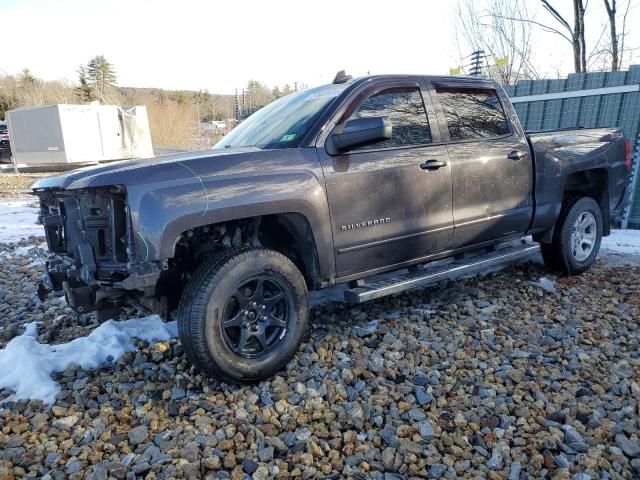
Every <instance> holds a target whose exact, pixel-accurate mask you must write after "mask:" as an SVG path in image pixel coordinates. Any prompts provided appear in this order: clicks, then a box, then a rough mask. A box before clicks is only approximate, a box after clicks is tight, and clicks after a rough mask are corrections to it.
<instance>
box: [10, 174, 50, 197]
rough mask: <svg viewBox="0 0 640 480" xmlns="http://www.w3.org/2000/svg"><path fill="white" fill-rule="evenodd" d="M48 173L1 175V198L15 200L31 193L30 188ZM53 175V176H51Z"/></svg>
mask: <svg viewBox="0 0 640 480" xmlns="http://www.w3.org/2000/svg"><path fill="white" fill-rule="evenodd" d="M48 175H50V174H46V173H0V198H15V197H19V196H21V195H23V194H24V193H26V192H28V191H29V186H30V185H31V184H32V183H33V182H35V181H36V180H37V179H39V178H41V177H46V176H48ZM51 175H53V174H51Z"/></svg>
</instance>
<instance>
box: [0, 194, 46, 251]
mask: <svg viewBox="0 0 640 480" xmlns="http://www.w3.org/2000/svg"><path fill="white" fill-rule="evenodd" d="M32 205H33V200H0V243H11V242H17V241H19V240H22V239H23V238H28V237H30V236H36V237H42V236H44V230H43V228H42V225H38V224H36V221H37V220H38V208H36V207H33V206H32Z"/></svg>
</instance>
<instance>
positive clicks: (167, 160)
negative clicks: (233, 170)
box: [31, 147, 263, 190]
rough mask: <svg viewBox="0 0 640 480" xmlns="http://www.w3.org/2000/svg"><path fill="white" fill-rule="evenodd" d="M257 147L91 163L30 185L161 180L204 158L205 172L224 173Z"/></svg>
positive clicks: (61, 186) (75, 185) (69, 186)
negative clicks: (230, 161) (175, 167)
mask: <svg viewBox="0 0 640 480" xmlns="http://www.w3.org/2000/svg"><path fill="white" fill-rule="evenodd" d="M262 151H263V150H260V149H259V148H256V147H242V148H228V149H211V150H204V151H197V152H188V153H180V154H175V155H167V156H162V157H153V158H142V159H136V160H123V161H118V162H110V163H105V164H100V165H93V166H90V167H84V168H78V169H76V170H71V171H69V172H66V173H63V174H61V175H55V176H52V177H46V178H41V179H40V180H38V181H36V182H35V183H33V184H32V185H31V188H32V189H33V190H41V189H49V188H52V189H76V188H88V187H100V186H107V185H125V186H126V185H130V184H141V183H151V182H154V181H158V180H162V178H159V177H165V178H170V176H171V171H172V170H173V169H172V167H173V166H180V165H181V166H183V167H184V166H185V165H187V166H188V165H189V164H190V163H192V162H194V161H197V160H202V159H206V160H207V172H206V174H207V175H211V174H223V173H224V172H225V170H228V165H229V162H226V161H221V160H223V159H225V160H229V159H230V158H231V157H236V158H237V160H241V159H248V158H249V157H254V156H255V154H256V153H257V152H262Z"/></svg>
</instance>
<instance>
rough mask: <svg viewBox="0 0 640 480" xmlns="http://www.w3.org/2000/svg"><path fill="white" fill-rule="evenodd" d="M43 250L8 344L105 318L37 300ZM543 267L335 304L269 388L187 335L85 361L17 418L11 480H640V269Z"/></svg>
mask: <svg viewBox="0 0 640 480" xmlns="http://www.w3.org/2000/svg"><path fill="white" fill-rule="evenodd" d="M32 245H35V246H34V248H29V247H30V246H32ZM42 246H43V245H42V244H39V243H38V241H35V242H33V241H31V242H26V241H23V242H22V243H21V244H16V245H12V246H10V247H7V246H4V247H3V248H0V250H3V251H4V252H5V253H3V254H2V255H3V258H2V259H1V261H0V300H1V301H2V303H1V304H0V328H1V329H2V331H1V332H0V336H1V338H2V343H0V345H2V346H4V345H5V344H6V342H8V341H9V340H10V339H11V338H13V337H14V336H15V335H17V334H19V333H21V332H22V327H21V325H23V324H24V323H26V322H31V321H34V320H37V321H40V322H41V323H40V324H39V326H38V332H39V337H38V340H39V341H40V342H43V343H44V342H46V343H60V342H67V341H69V340H70V339H73V338H77V337H79V336H83V335H86V334H88V332H89V331H90V330H91V329H93V328H94V327H95V325H93V324H88V325H85V326H78V325H77V323H76V321H75V318H74V317H73V315H71V311H70V310H69V309H68V308H67V307H66V306H65V304H64V303H62V302H61V301H60V300H59V299H56V298H53V299H48V300H46V301H45V302H44V303H41V302H40V301H39V300H38V299H37V297H36V296H35V295H34V293H33V292H34V291H35V290H34V289H35V282H36V280H37V278H38V276H39V268H40V267H39V266H38V265H37V264H38V263H39V262H41V261H42V258H43V255H44V253H45V252H44V250H42V248H41V247H42ZM543 276H547V277H549V272H545V271H544V270H543V268H542V267H540V266H539V265H537V264H534V263H529V264H525V265H519V266H516V267H510V268H509V269H508V270H506V271H504V272H501V273H492V274H490V275H488V276H486V277H483V278H471V279H465V280H460V281H457V282H453V283H450V284H447V285H445V284H442V285H439V286H438V287H435V288H430V289H427V290H422V291H416V292H411V293H409V294H404V295H399V296H395V297H391V298H386V299H383V300H380V301H375V302H370V303H367V304H364V305H362V306H358V307H357V308H353V307H348V306H345V305H343V304H340V303H329V304H326V305H323V306H320V307H317V308H315V309H314V310H313V311H312V320H313V327H312V328H311V330H310V332H309V335H308V337H307V339H306V341H305V343H304V344H303V345H302V347H301V349H300V351H299V353H298V354H297V355H296V357H295V359H294V360H292V361H291V362H290V363H289V364H288V366H287V368H286V370H284V371H283V372H281V374H280V375H278V376H276V377H274V378H272V379H271V380H270V381H265V382H261V383H260V384H257V385H254V386H244V387H239V386H234V385H226V384H220V383H217V382H215V381H211V380H207V379H205V378H202V376H201V375H199V374H198V373H197V372H195V371H194V370H193V369H192V368H191V367H190V366H189V365H188V364H187V362H186V359H185V356H184V354H183V351H182V347H181V345H180V343H179V341H178V340H170V341H167V342H160V343H156V344H155V345H148V344H146V343H145V342H139V345H138V346H139V350H138V351H136V352H133V353H127V354H125V355H124V356H123V357H122V358H120V359H119V360H118V361H117V362H115V363H111V364H105V365H104V366H103V367H101V368H98V369H94V370H83V369H79V368H76V367H74V366H72V367H71V368H69V369H68V370H67V371H65V372H62V373H60V374H56V376H55V378H56V379H57V380H58V381H59V382H60V384H61V385H62V391H61V393H60V394H59V395H58V397H57V400H56V402H55V404H54V405H52V406H46V405H43V404H42V403H41V402H39V401H19V402H9V403H5V404H4V406H3V407H0V419H1V420H0V425H1V427H0V428H1V433H0V478H12V475H13V476H15V477H16V478H19V477H23V476H31V477H39V478H72V479H74V478H75V479H80V478H90V479H106V478H108V477H113V478H136V477H137V478H147V479H153V478H172V477H175V478H197V477H203V478H204V477H206V478H229V477H230V478H237V479H241V478H248V476H249V475H251V476H252V477H253V478H255V479H264V478H300V477H301V478H385V479H394V478H410V477H416V478H425V477H426V478H456V477H466V478H496V479H497V478H510V479H524V478H558V479H563V478H571V479H577V480H586V479H595V478H638V477H639V476H640V441H639V437H640V422H639V420H638V418H639V417H638V415H639V413H640V412H639V408H640V385H639V383H640V353H639V346H640V333H639V331H638V313H639V303H640V294H639V293H640V292H639V290H640V268H638V267H626V266H615V267H614V268H612V267H609V266H608V264H607V263H606V262H599V263H598V265H597V266H596V267H595V268H593V269H592V270H591V271H590V272H589V273H587V274H585V275H583V276H579V277H571V278H559V279H555V284H553V285H552V286H551V288H550V285H549V283H547V282H543V283H542V286H540V284H539V283H536V282H538V281H539V279H540V278H541V277H543ZM543 286H544V287H546V288H543ZM554 289H555V293H552V292H551V291H552V290H554ZM9 394H10V392H6V391H5V392H2V393H1V394H0V396H3V397H7V396H8V395H9Z"/></svg>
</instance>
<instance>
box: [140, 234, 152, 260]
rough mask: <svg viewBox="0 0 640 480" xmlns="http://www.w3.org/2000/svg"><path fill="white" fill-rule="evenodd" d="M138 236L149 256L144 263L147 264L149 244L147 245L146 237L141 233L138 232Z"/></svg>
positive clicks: (145, 257) (146, 256)
mask: <svg viewBox="0 0 640 480" xmlns="http://www.w3.org/2000/svg"><path fill="white" fill-rule="evenodd" d="M138 236H139V237H140V239H141V240H142V242H143V243H144V248H145V249H146V250H147V254H146V255H145V256H144V261H145V262H146V261H147V260H149V244H148V243H147V240H146V239H145V238H144V236H143V235H142V234H141V233H140V232H138Z"/></svg>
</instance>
